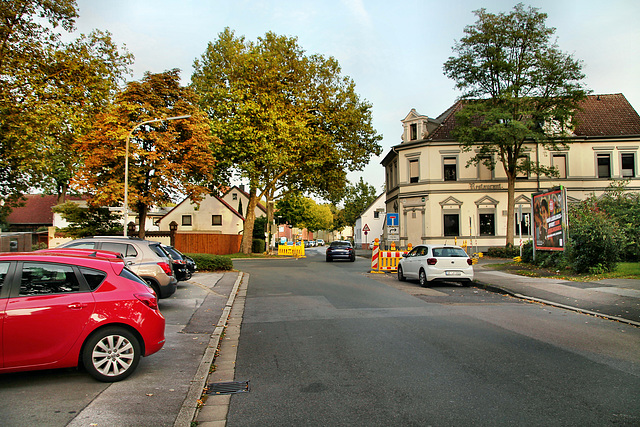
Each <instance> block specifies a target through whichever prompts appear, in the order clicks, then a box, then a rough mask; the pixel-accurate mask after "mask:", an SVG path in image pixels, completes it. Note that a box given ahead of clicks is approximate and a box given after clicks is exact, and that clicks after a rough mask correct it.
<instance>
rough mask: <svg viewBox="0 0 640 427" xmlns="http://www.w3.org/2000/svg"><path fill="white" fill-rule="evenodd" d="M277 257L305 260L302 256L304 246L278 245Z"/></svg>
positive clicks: (303, 255)
mask: <svg viewBox="0 0 640 427" xmlns="http://www.w3.org/2000/svg"><path fill="white" fill-rule="evenodd" d="M278 256H293V257H296V258H306V256H305V254H304V244H302V243H301V244H298V245H278Z"/></svg>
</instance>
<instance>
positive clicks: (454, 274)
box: [444, 271, 462, 276]
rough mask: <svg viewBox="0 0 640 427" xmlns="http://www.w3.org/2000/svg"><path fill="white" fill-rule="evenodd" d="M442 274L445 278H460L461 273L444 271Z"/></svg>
mask: <svg viewBox="0 0 640 427" xmlns="http://www.w3.org/2000/svg"><path fill="white" fill-rule="evenodd" d="M444 274H446V275H447V276H460V275H461V274H462V273H460V272H459V271H445V272H444Z"/></svg>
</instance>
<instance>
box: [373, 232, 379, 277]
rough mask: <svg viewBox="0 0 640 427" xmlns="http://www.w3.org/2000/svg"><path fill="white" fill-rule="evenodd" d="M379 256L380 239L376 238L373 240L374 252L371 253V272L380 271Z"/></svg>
mask: <svg viewBox="0 0 640 427" xmlns="http://www.w3.org/2000/svg"><path fill="white" fill-rule="evenodd" d="M379 257H380V239H376V240H374V242H373V252H372V253H371V272H372V273H380V271H379V268H380V264H379V261H380V260H379Z"/></svg>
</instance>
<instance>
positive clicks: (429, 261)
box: [427, 258, 438, 265]
mask: <svg viewBox="0 0 640 427" xmlns="http://www.w3.org/2000/svg"><path fill="white" fill-rule="evenodd" d="M437 262H438V259H437V258H427V264H428V265H436V263H437Z"/></svg>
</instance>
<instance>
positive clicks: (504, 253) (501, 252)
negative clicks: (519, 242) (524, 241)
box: [487, 246, 520, 258]
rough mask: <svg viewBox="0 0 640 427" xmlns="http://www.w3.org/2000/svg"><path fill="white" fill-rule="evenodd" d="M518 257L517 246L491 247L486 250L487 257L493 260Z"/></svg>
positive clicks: (518, 248) (518, 250)
mask: <svg viewBox="0 0 640 427" xmlns="http://www.w3.org/2000/svg"><path fill="white" fill-rule="evenodd" d="M518 255H520V247H519V246H508V247H507V246H493V247H490V248H489V249H487V256H490V257H494V258H513V257H515V256H518Z"/></svg>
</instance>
